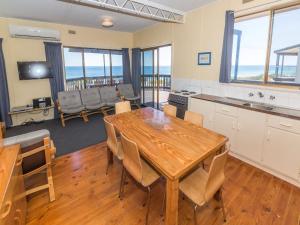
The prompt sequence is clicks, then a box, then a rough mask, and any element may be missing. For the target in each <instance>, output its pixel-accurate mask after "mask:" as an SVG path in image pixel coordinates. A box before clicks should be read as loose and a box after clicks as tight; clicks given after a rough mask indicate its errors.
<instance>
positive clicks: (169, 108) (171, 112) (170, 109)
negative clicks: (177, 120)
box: [164, 104, 177, 117]
mask: <svg viewBox="0 0 300 225" xmlns="http://www.w3.org/2000/svg"><path fill="white" fill-rule="evenodd" d="M164 113H165V114H167V115H168V116H174V117H176V113H177V108H176V106H173V105H170V104H166V105H164Z"/></svg>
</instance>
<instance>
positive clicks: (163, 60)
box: [141, 45, 172, 109]
mask: <svg viewBox="0 0 300 225" xmlns="http://www.w3.org/2000/svg"><path fill="white" fill-rule="evenodd" d="M171 55H172V47H171V45H166V46H161V47H155V48H149V49H144V50H143V51H142V57H141V59H142V79H141V82H142V83H141V87H142V89H141V92H142V93H141V96H142V103H143V104H144V105H146V106H150V107H154V108H157V109H160V108H161V107H162V105H163V104H165V103H166V102H167V101H168V97H169V91H170V89H171V61H172V60H171Z"/></svg>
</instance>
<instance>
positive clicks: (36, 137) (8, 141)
mask: <svg viewBox="0 0 300 225" xmlns="http://www.w3.org/2000/svg"><path fill="white" fill-rule="evenodd" d="M49 136H50V132H49V131H48V130H46V129H43V130H37V131H33V132H29V133H26V134H21V135H17V136H13V137H9V138H4V139H3V145H4V146H8V145H15V144H20V145H21V148H25V147H28V146H31V145H34V144H37V143H39V142H41V141H43V139H44V138H45V137H49Z"/></svg>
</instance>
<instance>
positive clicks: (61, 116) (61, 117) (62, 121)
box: [60, 113, 66, 127]
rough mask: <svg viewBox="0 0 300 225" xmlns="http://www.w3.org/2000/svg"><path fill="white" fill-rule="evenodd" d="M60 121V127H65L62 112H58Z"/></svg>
mask: <svg viewBox="0 0 300 225" xmlns="http://www.w3.org/2000/svg"><path fill="white" fill-rule="evenodd" d="M60 121H61V125H62V127H65V126H66V124H65V118H64V114H63V113H61V114H60Z"/></svg>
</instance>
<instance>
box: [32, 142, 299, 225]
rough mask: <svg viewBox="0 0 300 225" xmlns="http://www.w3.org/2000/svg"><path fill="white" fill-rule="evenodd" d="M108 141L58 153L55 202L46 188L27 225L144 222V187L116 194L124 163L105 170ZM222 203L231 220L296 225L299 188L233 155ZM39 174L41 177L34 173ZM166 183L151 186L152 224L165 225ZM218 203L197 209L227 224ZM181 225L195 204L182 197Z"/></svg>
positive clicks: (210, 222) (241, 224)
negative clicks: (50, 199) (59, 155)
mask: <svg viewBox="0 0 300 225" xmlns="http://www.w3.org/2000/svg"><path fill="white" fill-rule="evenodd" d="M105 168H106V145H105V143H101V144H98V145H95V146H91V147H88V148H85V149H83V150H81V151H78V152H75V153H72V154H69V155H65V156H62V157H59V158H57V159H56V160H55V165H54V166H53V176H54V186H55V192H56V201H55V202H53V203H49V202H48V194H47V192H46V191H42V192H40V193H38V194H36V195H34V196H31V197H30V198H29V201H28V216H27V225H41V224H43V225H58V224H59V225H76V224H80V225H81V224H84V225H124V224H125V225H138V224H144V220H145V213H146V207H143V203H144V202H145V200H146V192H145V191H144V190H142V189H140V188H139V187H138V186H137V185H136V184H135V183H134V182H133V181H132V180H130V179H129V180H128V182H127V184H126V186H125V193H124V199H123V200H122V201H121V200H119V198H118V190H119V182H120V175H121V165H120V163H119V162H118V161H117V160H114V164H113V166H112V167H110V169H109V174H108V176H106V175H105ZM225 175H226V182H225V185H224V202H225V207H226V211H227V214H228V216H227V217H228V219H227V222H226V224H230V225H298V219H299V215H300V189H299V188H297V187H295V186H293V185H291V184H288V183H286V182H285V181H282V180H280V179H277V178H275V177H274V176H272V175H270V174H267V173H265V172H263V171H261V170H259V169H257V168H255V167H253V166H250V165H248V164H246V163H243V162H242V161H240V160H238V159H235V158H233V157H230V158H229V160H228V163H227V166H226V174H225ZM36 179H39V178H36ZM163 192H164V182H163V181H162V182H159V183H158V184H157V185H155V186H154V188H153V194H152V202H151V207H150V215H149V224H151V225H163V224H164V221H163V217H161V216H160V212H161V207H162V205H161V204H162V200H163ZM217 206H218V204H217V202H214V201H213V202H211V204H209V205H208V206H207V207H204V208H202V209H201V210H199V211H198V222H199V224H205V225H219V224H223V221H222V213H221V211H220V210H219V209H218V208H217ZM179 224H180V225H194V221H193V206H192V204H191V203H190V201H189V200H187V199H182V198H180V202H179Z"/></svg>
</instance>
